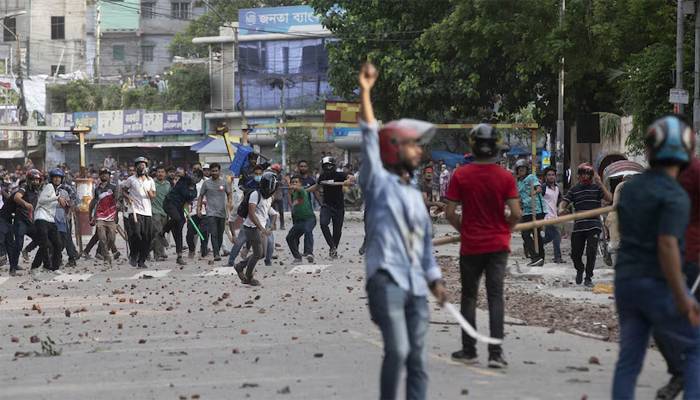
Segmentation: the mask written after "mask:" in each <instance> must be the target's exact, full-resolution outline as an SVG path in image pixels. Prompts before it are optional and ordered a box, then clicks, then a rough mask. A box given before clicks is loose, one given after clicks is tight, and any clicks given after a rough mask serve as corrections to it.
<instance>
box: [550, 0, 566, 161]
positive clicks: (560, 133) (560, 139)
mask: <svg viewBox="0 0 700 400" xmlns="http://www.w3.org/2000/svg"><path fill="white" fill-rule="evenodd" d="M565 12H566V0H561V8H560V9H559V25H560V26H562V25H563V24H564V13H565ZM558 86H559V87H558V97H557V137H556V139H555V142H554V146H555V147H554V149H553V151H552V155H553V156H554V160H552V161H553V162H552V165H553V166H554V167H555V168H556V169H557V171H562V172H563V171H564V158H565V157H564V56H563V55H562V57H561V58H560V59H559V83H558Z"/></svg>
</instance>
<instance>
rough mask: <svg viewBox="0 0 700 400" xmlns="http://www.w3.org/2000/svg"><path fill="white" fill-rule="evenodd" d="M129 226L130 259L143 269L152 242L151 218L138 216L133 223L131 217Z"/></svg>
mask: <svg viewBox="0 0 700 400" xmlns="http://www.w3.org/2000/svg"><path fill="white" fill-rule="evenodd" d="M129 225H130V226H131V228H130V229H129V235H130V236H129V247H130V248H131V254H130V257H131V259H132V260H135V261H136V262H137V263H138V265H139V266H141V267H143V266H144V265H145V262H146V258H147V257H148V253H149V252H150V250H151V241H152V240H153V227H152V224H151V217H149V216H147V215H140V214H139V215H137V216H136V221H134V217H133V215H132V216H131V217H129Z"/></svg>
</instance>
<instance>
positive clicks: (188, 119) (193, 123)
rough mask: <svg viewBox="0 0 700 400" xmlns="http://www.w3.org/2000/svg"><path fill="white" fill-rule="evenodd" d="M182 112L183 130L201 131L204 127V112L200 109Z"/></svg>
mask: <svg viewBox="0 0 700 400" xmlns="http://www.w3.org/2000/svg"><path fill="white" fill-rule="evenodd" d="M181 114H182V131H183V132H192V133H200V132H202V131H203V129H202V113H201V112H198V111H183V112H181Z"/></svg>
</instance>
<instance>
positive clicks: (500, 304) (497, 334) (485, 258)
mask: <svg viewBox="0 0 700 400" xmlns="http://www.w3.org/2000/svg"><path fill="white" fill-rule="evenodd" d="M507 263H508V253H506V252H500V253H485V254H475V255H466V256H460V257H459V277H460V281H461V283H462V299H461V300H462V301H461V311H462V315H463V316H464V319H466V320H467V322H469V323H470V324H471V325H472V326H473V327H475V328H476V299H477V295H478V293H479V281H480V280H481V275H482V274H483V275H485V276H486V298H487V299H488V305H489V331H490V333H491V337H494V338H497V339H503V324H504V318H505V317H504V314H505V304H504V301H503V277H504V276H505V271H506V264H507ZM462 349H463V350H464V352H465V353H467V354H476V340H475V339H474V338H472V337H471V336H469V335H467V334H466V333H464V331H462ZM501 352H502V349H501V346H500V345H497V344H490V345H489V354H493V355H500V354H501Z"/></svg>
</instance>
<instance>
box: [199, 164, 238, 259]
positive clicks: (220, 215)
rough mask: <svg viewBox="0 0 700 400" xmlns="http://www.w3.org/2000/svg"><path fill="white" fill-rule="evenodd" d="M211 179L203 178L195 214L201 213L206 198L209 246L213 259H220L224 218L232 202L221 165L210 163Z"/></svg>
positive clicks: (224, 226)
mask: <svg viewBox="0 0 700 400" xmlns="http://www.w3.org/2000/svg"><path fill="white" fill-rule="evenodd" d="M210 171H211V179H208V180H205V181H204V183H203V184H202V190H201V191H200V193H199V201H198V202H197V215H198V216H200V217H201V215H202V204H203V203H202V201H203V199H204V198H206V199H207V229H208V231H209V236H210V237H211V247H212V252H213V253H214V261H221V255H220V251H221V245H222V244H223V241H224V229H226V219H227V218H228V212H229V210H231V207H232V206H231V204H232V202H233V199H232V196H231V193H232V192H231V185H229V183H228V182H226V180H225V179H224V178H222V177H221V176H220V175H219V173H220V171H221V166H220V165H219V164H218V163H212V164H211V166H210Z"/></svg>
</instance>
